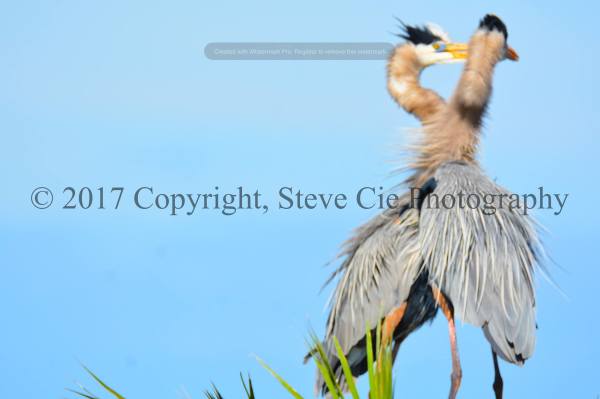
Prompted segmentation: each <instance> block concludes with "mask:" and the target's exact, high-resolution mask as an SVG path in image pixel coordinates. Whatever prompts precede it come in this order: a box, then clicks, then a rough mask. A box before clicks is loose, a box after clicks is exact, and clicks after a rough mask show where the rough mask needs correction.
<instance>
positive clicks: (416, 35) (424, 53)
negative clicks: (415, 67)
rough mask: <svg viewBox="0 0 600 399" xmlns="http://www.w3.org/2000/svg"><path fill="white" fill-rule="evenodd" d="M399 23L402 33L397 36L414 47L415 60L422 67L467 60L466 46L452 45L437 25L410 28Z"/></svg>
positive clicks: (429, 24) (462, 44)
mask: <svg viewBox="0 0 600 399" xmlns="http://www.w3.org/2000/svg"><path fill="white" fill-rule="evenodd" d="M400 23H401V24H402V26H401V28H402V30H403V32H402V33H401V34H400V35H399V36H400V37H402V38H404V39H406V41H407V43H409V44H410V45H413V46H414V47H415V52H416V54H417V59H418V61H419V63H420V64H421V65H422V66H423V67H427V66H430V65H434V64H450V63H455V62H463V61H465V60H466V59H467V45H466V44H464V43H453V42H452V41H451V40H450V37H449V36H448V34H447V33H446V32H445V31H444V30H443V29H442V28H441V27H440V26H439V25H436V24H433V23H428V24H425V26H410V25H406V24H404V23H403V22H402V21H400Z"/></svg>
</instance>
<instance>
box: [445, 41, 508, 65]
mask: <svg viewBox="0 0 600 399" xmlns="http://www.w3.org/2000/svg"><path fill="white" fill-rule="evenodd" d="M436 50H437V51H439V52H446V53H449V54H451V55H452V58H454V59H458V60H462V59H466V58H467V55H468V53H469V45H468V44H466V43H444V44H441V45H439V46H438V48H437V49H436ZM506 58H508V59H509V60H511V61H518V60H519V54H517V52H516V51H515V49H514V48H512V47H510V46H508V48H507V49H506Z"/></svg>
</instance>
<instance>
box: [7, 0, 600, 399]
mask: <svg viewBox="0 0 600 399" xmlns="http://www.w3.org/2000/svg"><path fill="white" fill-rule="evenodd" d="M597 7H598V6H597V5H595V4H593V3H589V2H581V1H579V2H578V1H571V2H568V3H565V2H558V1H546V2H543V3H542V2H537V4H534V3H533V2H531V3H525V2H523V1H506V2H503V3H502V5H498V4H497V3H492V2H475V1H465V2H460V3H456V2H452V3H449V2H441V1H440V2H426V3H423V4H419V3H417V2H398V1H397V2H381V3H377V4H367V3H365V2H362V3H361V2H348V1H344V2H342V1H333V2H327V3H323V2H316V1H306V2H302V4H300V3H298V4H288V3H285V2H275V1H272V2H270V1H259V2H252V4H250V2H241V1H238V2H227V3H211V4H210V5H209V3H208V2H206V3H201V2H184V1H176V2H163V3H158V2H147V1H145V2H141V1H130V2H117V1H104V2H75V1H60V0H56V1H43V2H42V1H40V2H33V1H22V2H10V3H9V2H4V3H3V4H2V5H1V6H0V10H1V11H0V48H1V49H2V55H1V56H0V59H1V60H2V62H0V81H1V87H2V90H0V104H1V106H0V130H1V131H2V137H3V138H4V144H3V145H2V146H1V147H0V167H1V170H2V180H3V188H2V201H1V203H2V207H0V213H1V219H2V221H3V222H2V227H1V228H0V264H1V265H2V266H1V270H0V276H1V277H0V315H2V329H0V339H1V341H2V344H1V345H0V396H1V397H19V398H37V397H49V398H61V397H65V396H69V394H68V393H66V392H65V391H64V388H65V387H71V388H73V387H75V386H76V385H75V382H76V381H82V382H84V383H85V384H86V385H88V386H93V383H92V382H91V381H90V380H89V378H88V377H87V376H86V375H85V373H84V371H83V370H82V369H81V367H80V363H79V362H82V363H84V364H86V365H87V366H89V367H90V368H92V369H93V370H94V371H95V372H97V373H98V374H99V375H100V376H101V377H102V378H104V379H106V380H107V381H108V382H110V383H111V384H112V385H114V386H115V387H118V388H119V389H120V390H121V391H122V392H123V393H124V394H125V395H126V396H127V397H131V398H141V397H146V398H150V397H152V398H154V397H156V398H178V397H181V392H183V391H187V392H189V393H190V394H191V396H192V397H194V398H200V397H202V391H203V390H204V389H205V388H207V387H208V386H209V384H210V382H211V381H214V382H215V383H216V384H217V385H219V386H220V387H222V390H223V391H224V393H225V394H226V395H227V396H228V397H239V395H240V387H239V384H238V373H239V372H240V371H243V372H250V373H251V374H252V376H253V378H254V380H255V385H256V390H257V393H258V395H259V397H264V398H268V397H271V398H273V397H284V392H283V391H282V389H281V388H280V387H279V386H278V385H277V383H276V382H275V381H274V380H273V379H272V378H271V377H270V376H268V375H267V374H266V372H265V371H264V370H262V369H261V368H260V366H259V365H258V364H257V363H256V361H255V360H254V357H253V355H254V354H256V355H258V356H260V357H261V358H263V359H265V360H266V361H267V362H268V363H269V364H270V365H272V366H273V367H274V368H275V369H276V370H278V371H279V372H281V374H283V375H284V376H286V377H287V378H288V379H289V380H290V382H292V383H293V385H295V386H296V387H299V389H301V390H302V392H303V393H305V394H307V395H309V394H310V393H311V392H312V379H313V373H314V370H313V368H312V366H302V365H301V358H302V356H303V354H304V351H305V347H304V336H305V334H306V331H307V328H308V326H309V325H311V326H313V327H314V328H315V329H316V330H317V331H318V332H322V331H323V325H324V322H325V317H326V313H325V311H324V305H325V302H326V300H327V297H328V294H329V292H330V289H329V290H326V291H325V292H324V293H323V294H319V288H320V286H321V284H322V282H323V281H324V280H325V278H326V276H327V275H328V273H329V272H330V271H331V270H330V269H327V268H324V267H323V266H324V265H325V263H326V262H327V261H329V260H331V259H332V258H333V257H334V256H335V254H336V251H337V248H338V246H339V244H340V243H341V242H342V241H343V240H344V239H345V238H346V237H347V236H348V234H349V232H350V231H351V229H352V228H354V227H356V226H358V225H359V224H360V223H361V222H364V221H366V220H367V219H368V218H369V217H371V216H372V215H374V214H375V211H366V210H361V209H358V208H356V207H350V208H349V209H346V210H343V211H332V210H328V211H322V210H321V211H319V210H316V211H300V210H291V211H279V212H278V211H277V210H272V211H270V212H268V213H267V214H264V215H263V214H260V213H259V212H243V213H238V214H236V215H234V216H230V217H226V216H223V215H220V214H218V213H217V212H203V213H199V214H195V215H192V216H176V217H171V216H168V214H167V213H165V212H160V211H156V210H149V211H141V210H138V209H134V208H133V207H132V206H126V207H123V208H120V209H119V210H116V211H115V210H110V209H107V210H104V211H101V210H98V209H89V210H81V209H78V210H73V211H70V210H63V209H60V207H58V206H52V207H51V208H49V209H46V210H38V209H35V208H34V207H33V206H32V205H31V203H30V199H29V198H30V193H31V191H32V189H33V188H35V187H38V186H47V187H49V188H51V189H52V190H53V191H54V192H55V197H56V198H57V200H60V199H62V198H64V197H63V196H61V195H62V194H61V191H62V188H64V187H66V186H73V187H76V188H80V187H84V186H89V187H92V188H97V187H100V186H104V187H112V186H124V187H125V188H126V190H127V191H126V194H131V192H130V191H129V190H131V191H133V190H134V189H135V188H137V187H140V186H145V185H149V186H153V187H154V188H155V189H156V190H157V191H158V192H165V193H172V192H192V193H195V192H200V193H201V192H206V191H207V190H211V189H212V188H213V187H214V186H215V185H218V186H219V187H220V188H221V190H223V191H226V190H233V189H235V187H237V186H239V185H242V186H244V187H247V188H249V189H252V190H255V189H259V190H260V191H261V192H263V193H264V195H265V197H266V198H268V199H270V202H272V203H275V202H276V192H277V190H278V188H279V187H281V186H283V185H290V186H293V187H296V188H299V189H302V190H303V191H306V192H317V193H318V192H334V193H337V192H345V193H352V192H355V191H356V190H357V189H358V188H360V187H362V186H365V185H374V186H379V185H383V186H385V187H388V188H389V187H391V186H393V185H394V184H395V183H397V182H398V181H397V179H394V178H390V177H389V171H390V170H391V169H392V168H393V167H394V166H395V164H394V162H390V161H394V160H395V159H397V158H398V153H397V150H396V149H397V146H398V145H401V144H403V143H405V138H406V136H405V134H404V130H405V128H406V127H412V126H416V122H415V121H414V120H412V119H411V118H410V117H409V116H407V115H406V114H405V113H403V112H402V111H400V110H399V109H398V107H397V106H396V105H395V104H394V103H393V102H392V101H391V99H390V98H389V96H388V94H387V92H386V90H385V63H384V61H310V62H309V61H306V62H293V61H286V62H284V61H260V62H241V61H237V62H232V61H229V62H225V61H222V62H217V61H210V60H207V59H206V58H204V55H203V48H204V46H205V45H206V44H207V43H208V42H214V41H222V42H226V41H280V42H292V41H314V42H318V41H326V42H336V41H340V42H352V41H357V42H363V41H364V42H368V41H374V42H381V41H385V42H392V41H394V40H395V38H394V36H393V35H392V34H391V32H395V31H396V26H395V21H394V19H393V16H397V17H400V18H402V19H403V20H405V21H407V22H410V23H421V22H426V21H434V22H437V23H439V24H440V25H442V26H443V27H445V28H446V29H447V30H448V31H449V32H450V34H451V36H453V38H455V39H457V40H467V39H468V36H469V34H470V33H471V32H472V31H473V30H474V29H475V27H476V25H477V22H478V20H479V18H480V17H481V16H483V15H484V14H485V13H486V12H490V11H491V12H495V13H497V14H498V15H500V16H501V17H503V19H504V20H505V22H506V24H507V26H508V30H509V32H510V35H509V42H510V43H511V45H512V46H513V47H514V48H515V49H517V51H518V52H519V54H520V55H521V61H520V62H519V63H508V62H506V63H503V64H501V65H500V66H499V67H498V71H497V74H496V78H495V92H494V96H493V100H492V104H491V107H490V116H489V118H488V120H487V123H486V127H485V133H484V138H483V142H482V153H481V157H480V159H481V162H482V164H483V166H484V167H485V169H486V171H487V172H488V173H489V174H490V175H491V176H493V177H495V178H497V179H498V182H500V183H501V184H503V185H505V186H507V187H509V188H510V189H512V190H513V191H515V192H518V193H523V192H528V191H532V190H537V187H539V186H540V185H543V186H544V187H545V189H546V190H547V191H549V192H556V193H569V199H568V201H567V203H566V205H565V209H564V210H563V212H562V214H561V215H560V216H554V215H552V214H551V213H550V212H544V211H539V212H538V213H537V217H538V219H539V220H540V221H541V222H542V224H543V225H544V226H545V227H546V228H547V230H548V232H547V233H545V234H544V241H545V242H546V243H547V247H548V251H549V253H550V255H551V256H552V259H553V260H554V263H552V264H550V265H549V268H550V270H551V272H552V275H553V276H554V279H555V280H556V281H557V282H558V284H559V285H560V287H561V289H562V290H563V291H564V292H565V296H563V295H561V294H560V293H559V292H558V290H556V289H555V288H553V287H552V286H551V284H549V283H548V282H546V281H544V280H542V279H540V281H539V284H538V292H539V295H538V306H539V309H538V324H539V330H538V342H537V349H536V353H535V355H534V357H533V358H532V359H531V360H530V361H529V362H528V363H527V365H526V366H525V367H523V368H519V367H516V366H512V365H508V364H502V366H501V367H502V371H503V374H504V381H505V389H506V396H507V397H514V398H521V397H523V398H525V397H527V398H542V397H543V398H545V397H578V398H595V397H596V396H597V395H599V394H600V386H599V385H598V380H597V375H598V363H597V359H598V357H599V356H600V344H598V339H597V338H598V331H599V330H600V322H599V321H598V317H597V316H598V314H599V310H598V304H597V287H596V281H598V280H599V279H600V271H599V269H598V261H597V256H596V253H595V248H596V246H597V243H598V234H597V225H598V222H599V217H598V214H597V212H596V209H595V206H596V201H597V198H598V195H599V194H600V193H599V190H598V185H597V184H596V183H595V181H594V180H595V179H594V176H595V171H596V168H595V165H594V162H595V155H596V153H597V148H598V144H599V142H600V141H599V139H598V133H599V122H598V118H597V117H596V114H597V92H598V89H599V87H598V77H597V72H596V69H597V65H598V62H599V61H600V60H599V59H598V58H599V54H600V52H599V51H598V50H599V48H598V43H597V40H595V38H596V37H597V31H596V27H595V26H596V22H597V17H596V16H597V14H598V11H600V10H598V8H597ZM459 73H460V67H459V66H439V67H436V68H432V69H431V70H428V71H426V73H425V74H424V75H423V80H424V82H425V83H426V84H427V85H429V86H431V87H433V88H435V89H437V90H438V91H439V92H440V93H442V94H444V95H448V94H449V93H451V90H452V88H453V86H454V84H455V83H456V80H457V78H458V75H459ZM55 205H56V204H55ZM129 205H130V204H129ZM458 334H459V335H458V339H459V347H460V351H461V355H462V361H463V373H464V378H463V387H462V389H461V396H462V397H465V398H469V397H472V398H475V397H477V398H479V397H491V395H492V391H491V384H492V379H493V368H492V362H491V357H490V354H489V346H488V344H487V343H486V341H485V339H484V338H483V335H482V334H481V331H480V330H479V329H477V328H474V327H472V326H468V325H461V326H460V328H459V332H458ZM449 373H450V354H449V348H448V337H447V330H446V325H445V322H444V320H443V319H442V318H439V319H437V320H436V321H435V322H434V323H433V325H432V326H428V327H424V328H423V329H422V330H420V331H419V332H418V333H416V334H414V335H413V336H411V337H410V338H409V339H408V340H407V341H406V343H405V345H404V346H403V347H402V349H401V351H400V356H399V359H398V361H397V364H396V389H397V391H398V393H399V394H400V393H401V395H400V396H401V397H443V396H444V395H446V393H447V390H448V384H449Z"/></svg>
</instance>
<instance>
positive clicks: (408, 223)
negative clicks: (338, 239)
mask: <svg viewBox="0 0 600 399" xmlns="http://www.w3.org/2000/svg"><path fill="white" fill-rule="evenodd" d="M409 199H410V198H409V197H408V196H404V197H402V198H401V199H400V200H399V201H398V204H397V207H396V208H395V209H388V210H386V211H384V212H383V213H381V214H379V215H378V216H376V217H375V218H373V219H371V220H370V221H369V222H367V223H365V224H364V225H363V226H361V227H360V228H359V229H357V231H356V233H355V235H354V236H353V237H352V238H351V239H350V240H349V241H348V242H346V244H345V246H344V251H343V252H342V256H343V257H344V260H343V262H342V264H341V266H340V267H339V268H338V270H337V271H336V272H335V273H334V276H335V275H339V282H338V284H337V287H336V289H335V292H334V294H333V296H332V300H331V311H330V314H329V319H328V322H327V332H326V336H325V340H324V347H325V350H326V351H327V352H328V356H329V360H330V363H331V364H335V362H336V361H337V356H336V355H335V349H334V346H333V337H334V336H335V337H337V339H338V340H339V342H340V345H341V347H342V349H343V351H344V353H345V354H346V355H348V361H349V363H351V364H352V362H353V360H356V361H358V360H359V359H362V357H361V354H358V353H354V352H352V353H351V350H352V348H353V347H354V346H355V345H356V344H357V343H358V342H359V341H360V340H361V339H362V338H363V337H364V336H365V332H366V327H367V325H369V326H371V327H375V326H376V325H377V323H378V322H379V321H380V320H381V319H382V318H383V317H384V316H385V315H386V314H387V313H389V312H390V311H392V310H393V309H395V308H397V307H398V306H400V305H401V304H402V303H403V302H405V301H406V299H407V297H408V295H409V292H410V287H411V285H412V284H413V282H414V281H415V280H416V278H417V276H418V273H419V271H420V268H421V265H422V262H421V257H420V253H419V250H418V246H417V245H418V230H417V227H418V226H417V224H418V212H417V210H416V209H411V208H409V207H408V203H409ZM332 277H333V276H332ZM321 385H322V381H321V380H318V381H317V387H320V386H321Z"/></svg>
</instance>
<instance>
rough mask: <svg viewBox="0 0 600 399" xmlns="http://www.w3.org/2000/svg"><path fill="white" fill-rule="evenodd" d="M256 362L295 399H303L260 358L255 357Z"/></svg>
mask: <svg viewBox="0 0 600 399" xmlns="http://www.w3.org/2000/svg"><path fill="white" fill-rule="evenodd" d="M256 360H258V362H259V363H260V365H261V366H262V367H263V368H264V369H265V370H267V371H268V372H269V373H271V375H272V376H273V377H275V378H276V379H277V381H279V383H280V384H281V385H282V386H283V387H284V388H285V389H286V390H287V391H288V392H289V393H290V394H291V395H292V396H293V397H294V398H296V399H304V398H303V397H302V395H300V394H299V393H298V392H297V391H296V390H295V389H294V388H292V386H291V385H290V384H288V383H287V381H286V380H284V379H283V377H281V376H280V375H279V374H277V373H276V372H275V370H273V369H272V368H271V367H269V365H268V364H267V363H265V362H264V361H263V360H262V359H261V358H259V357H257V358H256Z"/></svg>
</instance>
